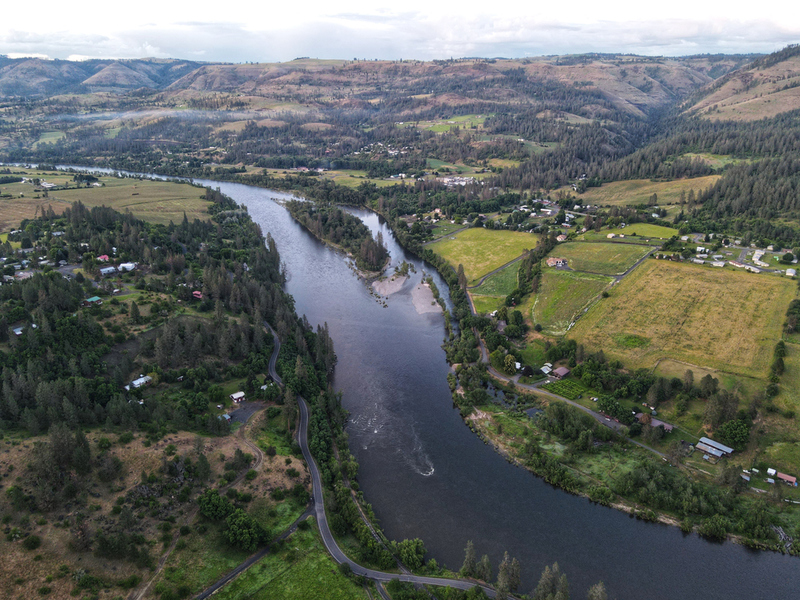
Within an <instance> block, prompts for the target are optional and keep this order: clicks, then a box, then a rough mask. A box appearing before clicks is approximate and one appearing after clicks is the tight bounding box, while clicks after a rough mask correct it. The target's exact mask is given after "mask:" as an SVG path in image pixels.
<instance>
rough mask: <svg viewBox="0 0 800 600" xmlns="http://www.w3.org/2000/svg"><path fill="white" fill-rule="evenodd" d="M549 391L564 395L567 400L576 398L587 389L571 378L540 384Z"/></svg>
mask: <svg viewBox="0 0 800 600" xmlns="http://www.w3.org/2000/svg"><path fill="white" fill-rule="evenodd" d="M542 387H543V388H544V389H546V390H547V391H549V392H553V393H554V394H558V395H559V396H564V398H567V399H568V400H577V399H578V397H579V396H583V395H584V394H585V393H586V392H587V390H586V388H585V387H584V386H583V385H582V384H580V383H578V382H577V381H574V380H572V379H562V380H561V381H553V382H551V383H546V384H544V385H543V386H542Z"/></svg>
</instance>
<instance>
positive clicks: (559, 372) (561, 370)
mask: <svg viewBox="0 0 800 600" xmlns="http://www.w3.org/2000/svg"><path fill="white" fill-rule="evenodd" d="M567 375H569V369H568V368H567V367H558V368H557V369H554V370H553V377H555V378H556V379H564V377H566V376H567Z"/></svg>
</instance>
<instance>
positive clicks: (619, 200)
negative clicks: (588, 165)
mask: <svg viewBox="0 0 800 600" xmlns="http://www.w3.org/2000/svg"><path fill="white" fill-rule="evenodd" d="M720 177H721V176H720V175H708V176H706V177H693V178H691V179H676V180H674V181H650V180H649V179H631V180H629V181H614V182H612V183H605V184H603V185H601V186H600V187H591V188H588V189H587V190H586V191H585V192H584V193H583V194H581V196H580V198H581V201H582V202H583V203H584V204H592V205H600V206H605V205H611V206H633V205H636V204H647V203H648V202H649V200H650V198H651V197H652V196H653V194H655V195H656V196H657V204H658V205H659V206H661V205H662V204H675V203H677V202H680V196H681V192H684V194H685V195H687V196H688V194H689V190H694V193H695V195H696V194H697V193H698V192H700V191H701V190H704V189H706V188H707V187H710V186H712V185H714V183H716V181H717V180H718V179H719V178H720Z"/></svg>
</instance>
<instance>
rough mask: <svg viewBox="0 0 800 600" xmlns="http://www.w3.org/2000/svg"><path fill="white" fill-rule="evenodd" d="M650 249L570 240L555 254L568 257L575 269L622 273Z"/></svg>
mask: <svg viewBox="0 0 800 600" xmlns="http://www.w3.org/2000/svg"><path fill="white" fill-rule="evenodd" d="M648 250H650V248H648V247H647V246H637V245H632V244H606V243H595V242H569V243H566V244H560V245H559V246H557V247H556V249H555V250H553V252H552V254H553V256H558V257H561V258H566V259H567V260H568V261H569V266H570V267H571V268H572V269H574V270H575V271H588V272H590V273H601V274H603V275H621V274H622V273H624V272H625V271H627V270H628V269H630V268H631V267H632V266H633V265H634V264H635V263H636V261H637V260H639V259H640V258H642V257H643V256H644V255H645V254H646V253H647V252H648Z"/></svg>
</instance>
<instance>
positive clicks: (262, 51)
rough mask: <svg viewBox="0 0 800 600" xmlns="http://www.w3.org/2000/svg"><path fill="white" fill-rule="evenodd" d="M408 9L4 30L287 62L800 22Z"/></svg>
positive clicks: (752, 42) (736, 39)
mask: <svg viewBox="0 0 800 600" xmlns="http://www.w3.org/2000/svg"><path fill="white" fill-rule="evenodd" d="M149 1H150V0H146V2H149ZM502 1H503V0H501V3H502ZM312 4H313V3H312ZM405 6H406V5H402V6H401V7H400V8H396V9H388V8H381V7H375V8H370V9H369V10H364V11H354V10H346V9H339V10H333V9H331V10H329V11H327V12H326V10H318V11H315V10H314V9H313V7H309V8H308V9H306V8H305V7H304V10H303V13H304V14H305V15H306V16H305V19H302V18H301V16H299V15H298V13H297V11H295V10H292V11H289V8H291V7H292V5H289V4H286V5H280V6H278V7H275V6H273V5H270V6H266V5H264V4H261V5H259V7H258V8H257V9H255V10H254V12H253V15H252V18H251V19H249V20H248V22H246V23H241V22H213V19H211V18H210V17H209V14H210V13H204V12H203V11H202V10H199V11H198V15H197V18H196V19H195V20H192V21H180V20H178V21H175V22H173V23H165V24H156V23H153V22H142V23H134V24H133V25H132V26H131V27H129V28H126V27H125V20H124V19H119V18H117V19H116V20H115V27H116V29H114V28H111V27H108V26H104V25H108V24H107V23H105V24H104V23H103V22H102V21H99V22H98V23H96V24H95V25H94V26H91V23H88V22H83V23H82V24H81V27H80V28H76V29H71V28H70V27H69V25H70V24H69V23H62V24H61V29H54V30H51V31H44V30H40V29H35V30H34V29H32V30H28V31H26V30H23V29H21V27H22V26H23V25H24V23H25V21H23V22H20V21H16V22H15V28H9V29H5V30H4V29H3V28H2V25H0V53H6V54H9V55H10V54H19V55H26V56H28V55H33V54H36V55H45V56H50V57H54V58H68V57H74V58H78V57H80V58H89V57H92V58H108V57H112V58H140V57H145V56H149V57H157V58H186V59H192V60H206V61H222V62H246V61H286V60H291V59H292V58H295V57H297V56H312V57H317V58H353V57H358V58H385V59H398V58H417V59H422V60H430V59H437V58H438V59H441V58H450V57H463V56H487V57H495V56H505V57H521V56H539V55H552V54H574V53H585V52H604V53H634V54H647V55H685V54H696V53H719V52H724V53H764V52H771V51H774V50H777V49H779V48H781V47H783V46H785V45H786V44H788V43H792V42H796V41H797V40H798V39H800V24H798V23H797V19H789V18H787V19H786V20H785V22H779V21H777V20H769V19H767V18H761V19H758V18H755V16H754V18H728V19H724V18H719V17H716V18H713V19H711V18H706V15H705V14H700V13H698V14H699V16H698V17H696V18H688V17H684V18H674V17H673V18H663V16H662V17H661V18H655V17H654V16H653V15H647V14H645V12H644V11H639V13H628V14H627V16H626V18H625V19H622V18H621V17H620V14H621V13H619V14H618V13H615V12H614V11H613V10H611V9H609V10H600V9H599V8H598V7H597V4H596V3H594V4H591V5H590V4H588V3H587V4H586V5H585V8H586V10H584V11H580V10H577V11H576V10H571V11H570V10H562V9H561V7H560V6H559V7H555V8H553V7H550V8H547V9H542V10H539V9H538V8H532V9H529V12H528V13H527V14H518V13H515V12H514V11H513V10H498V11H496V12H495V13H494V14H493V15H492V16H489V15H486V14H480V13H472V12H470V11H469V10H467V9H466V8H464V9H463V10H459V11H448V10H445V9H443V8H442V7H441V6H440V5H431V6H430V8H427V7H426V6H425V5H424V3H422V2H421V1H418V2H417V1H416V0H415V2H411V4H409V5H407V7H406V8H403V7H405ZM201 8H202V7H201ZM317 8H318V9H319V8H325V7H324V6H322V7H320V6H317ZM345 8H347V7H345ZM350 8H352V4H351V6H350ZM537 11H538V12H537ZM706 12H707V11H706ZM672 13H673V14H680V13H679V12H678V11H677V10H673V11H672ZM603 14H606V16H607V18H606V19H603V16H602V15H603ZM683 14H688V15H691V14H692V13H691V12H685V13H683ZM496 15H508V16H499V17H498V16H496ZM565 15H566V16H565ZM740 16H741V15H738V14H737V17H740ZM633 17H638V18H636V19H634V18H633ZM701 17H702V18H701Z"/></svg>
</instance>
